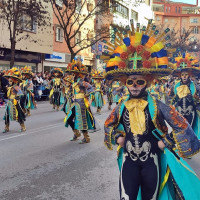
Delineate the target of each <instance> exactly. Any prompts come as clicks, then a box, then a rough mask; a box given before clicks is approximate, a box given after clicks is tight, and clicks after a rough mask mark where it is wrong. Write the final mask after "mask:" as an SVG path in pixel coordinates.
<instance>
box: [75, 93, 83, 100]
mask: <svg viewBox="0 0 200 200" xmlns="http://www.w3.org/2000/svg"><path fill="white" fill-rule="evenodd" d="M83 98H85V94H84V93H79V94H74V99H83Z"/></svg>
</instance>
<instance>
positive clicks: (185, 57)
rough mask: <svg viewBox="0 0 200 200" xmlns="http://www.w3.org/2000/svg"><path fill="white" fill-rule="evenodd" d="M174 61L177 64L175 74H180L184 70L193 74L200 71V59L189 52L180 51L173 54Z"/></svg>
mask: <svg viewBox="0 0 200 200" xmlns="http://www.w3.org/2000/svg"><path fill="white" fill-rule="evenodd" d="M173 57H174V58H173V59H172V61H173V62H174V65H175V70H174V72H173V74H174V75H179V74H180V73H181V72H182V71H187V72H189V73H191V74H198V73H200V67H199V60H198V59H197V58H196V57H195V56H194V55H192V54H191V53H188V52H183V53H180V52H179V53H178V54H174V55H173Z"/></svg>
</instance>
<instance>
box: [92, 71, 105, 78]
mask: <svg viewBox="0 0 200 200" xmlns="http://www.w3.org/2000/svg"><path fill="white" fill-rule="evenodd" d="M91 75H92V78H93V79H104V77H103V72H101V71H98V70H93V71H92V72H91Z"/></svg>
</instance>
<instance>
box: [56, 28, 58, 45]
mask: <svg viewBox="0 0 200 200" xmlns="http://www.w3.org/2000/svg"><path fill="white" fill-rule="evenodd" d="M56 41H57V42H58V27H56Z"/></svg>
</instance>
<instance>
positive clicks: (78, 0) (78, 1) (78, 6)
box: [76, 0, 82, 13]
mask: <svg viewBox="0 0 200 200" xmlns="http://www.w3.org/2000/svg"><path fill="white" fill-rule="evenodd" d="M81 9H82V0H76V12H78V13H80V12H81Z"/></svg>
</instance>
